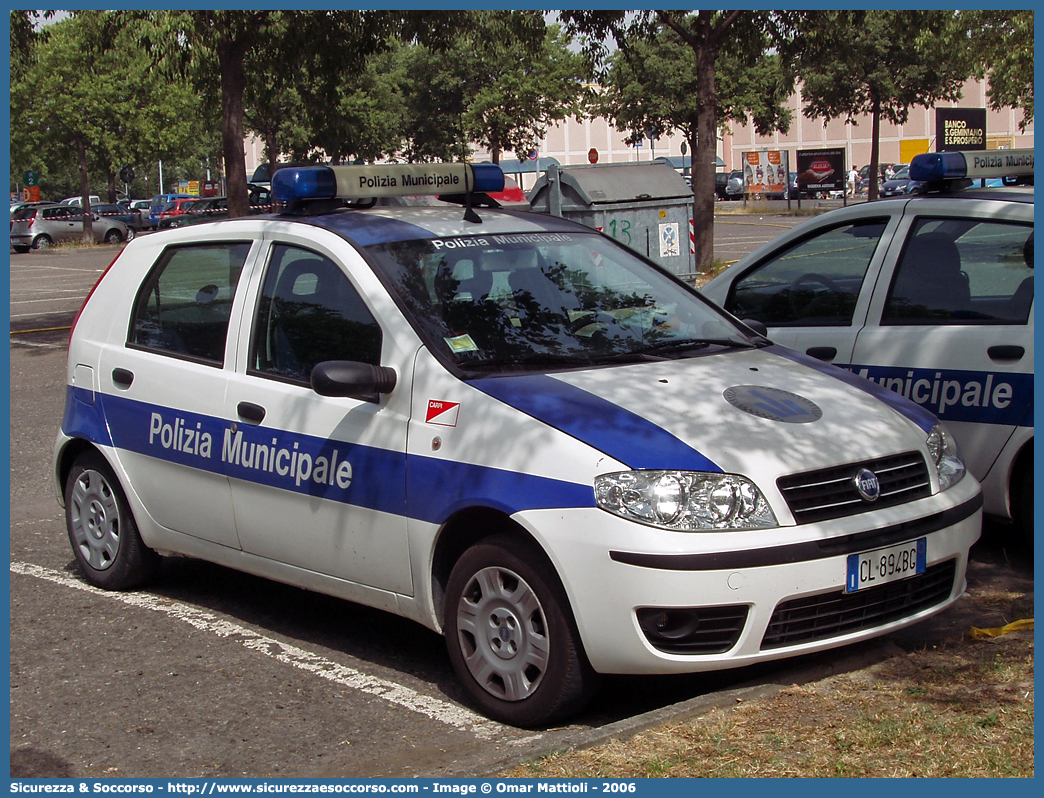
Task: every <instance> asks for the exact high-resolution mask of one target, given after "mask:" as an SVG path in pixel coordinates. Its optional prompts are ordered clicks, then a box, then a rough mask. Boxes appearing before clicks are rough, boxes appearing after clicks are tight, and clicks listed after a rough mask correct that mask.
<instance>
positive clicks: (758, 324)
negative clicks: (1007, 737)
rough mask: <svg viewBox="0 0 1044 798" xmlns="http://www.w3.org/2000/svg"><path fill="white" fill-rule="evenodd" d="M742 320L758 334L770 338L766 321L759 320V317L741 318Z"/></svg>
mask: <svg viewBox="0 0 1044 798" xmlns="http://www.w3.org/2000/svg"><path fill="white" fill-rule="evenodd" d="M740 321H741V322H743V323H744V324H746V325H747V326H748V327H750V329H752V330H753V331H754V332H756V333H757V334H758V335H760V336H762V337H764V338H768V327H767V326H766V325H765V322H763V321H758V320H757V319H740Z"/></svg>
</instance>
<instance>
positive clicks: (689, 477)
mask: <svg viewBox="0 0 1044 798" xmlns="http://www.w3.org/2000/svg"><path fill="white" fill-rule="evenodd" d="M594 492H595V501H596V502H598V506H599V507H601V508H602V509H603V510H606V511H607V512H610V513H613V514H614V515H619V516H621V517H623V518H627V519H629V520H631V521H639V522H641V523H643V524H650V525H652V526H658V527H662V528H663V529H675V530H679V531H683V532H691V531H696V530H710V529H757V528H763V527H771V526H777V523H776V516H775V515H773V513H772V508H770V507H769V505H768V502H767V501H765V497H764V496H762V495H761V491H759V490H758V489H757V487H756V486H755V485H754V483H753V482H751V481H750V480H749V479H746V478H744V477H740V476H736V475H734V474H705V473H702V472H696V471H622V472H619V473H616V474H603V475H601V476H598V477H595V481H594Z"/></svg>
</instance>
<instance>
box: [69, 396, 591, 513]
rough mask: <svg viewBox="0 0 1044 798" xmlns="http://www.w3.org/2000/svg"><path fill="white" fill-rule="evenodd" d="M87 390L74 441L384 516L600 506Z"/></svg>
mask: <svg viewBox="0 0 1044 798" xmlns="http://www.w3.org/2000/svg"><path fill="white" fill-rule="evenodd" d="M79 393H80V392H79V391H78V389H74V388H71V387H70V388H69V389H68V393H67V401H66V414H65V418H66V421H67V422H68V423H63V426H62V429H63V431H64V432H65V434H67V435H70V436H73V437H83V438H87V439H88V440H91V441H93V442H95V443H98V444H102V445H106V446H114V447H115V448H117V449H121V450H125V451H130V452H135V453H137V454H142V455H146V456H150V457H158V458H161V459H163V460H166V461H168V462H173V463H178V464H180V465H183V466H187V467H191V468H196V469H200V470H203V471H209V472H211V473H214V474H218V475H222V476H226V477H229V478H232V479H242V480H246V481H250V482H254V483H257V484H262V485H268V486H270V487H274V488H279V489H282V490H290V491H294V492H295V493H300V494H305V495H311V496H315V497H317V498H323V499H329V500H331V501H338V502H342V503H344V504H348V505H353V506H358V507H365V508H368V509H371V510H376V511H379V512H386V513H391V514H394V515H401V516H408V517H410V518H416V519H419V520H422V521H428V522H431V523H442V522H443V521H445V520H446V519H447V518H449V516H450V515H451V514H452V513H453V512H454V511H456V510H458V509H461V508H463V507H468V506H475V505H476V504H481V505H484V506H488V507H493V508H496V509H499V510H503V511H504V512H506V513H508V514H513V513H517V512H520V511H523V510H532V509H542V508H550V507H594V506H595V502H594V492H593V489H592V487H591V485H584V484H577V483H572V482H565V481H563V480H557V479H551V478H548V477H540V476H534V475H530V474H522V473H517V472H512V471H506V470H503V469H497V468H490V467H488V466H479V465H472V464H468V463H458V462H451V461H445V460H439V459H437V458H432V457H424V456H418V455H409V456H407V455H406V454H404V453H402V452H395V451H391V450H387V449H380V448H376V447H371V446H363V445H360V444H353V443H350V442H347V441H339V440H334V439H328V438H320V437H316V436H313V435H305V434H301V433H295V432H288V431H286V430H275V429H271V428H267V427H254V426H250V425H246V424H237V425H236V428H237V431H236V432H235V433H233V432H232V422H230V421H227V420H224V419H221V418H216V417H213V416H206V415H201V414H199V413H192V412H189V411H185V410H175V409H172V408H168V407H163V406H160V405H152V404H148V403H145V402H138V401H135V400H131V399H127V398H124V397H120V396H115V395H112V394H97V395H96V396H97V401H96V402H95V404H94V405H85V404H84V402H83V401H81V397H80V396H79V395H78V394H79ZM110 430H111V432H112V436H111V438H109V431H110ZM306 463H307V466H306V465H305V464H306ZM320 464H321V465H320ZM345 464H347V465H345Z"/></svg>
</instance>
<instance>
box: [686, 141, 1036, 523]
mask: <svg viewBox="0 0 1044 798" xmlns="http://www.w3.org/2000/svg"><path fill="white" fill-rule="evenodd" d="M1019 152H1020V151H1018V150H1012V151H1009V153H1016V154H1017V153H1019ZM1029 152H1030V153H1031V155H1030V156H1029V162H1030V163H1032V150H1030V151H1029ZM931 155H939V154H938V153H932V154H931ZM945 155H950V154H949V153H946V154H945ZM924 157H925V156H917V158H924ZM1008 157H1018V156H1017V155H1015V156H1012V155H1010V154H1009V155H1008ZM969 162H970V163H974V162H973V161H971V158H970V156H969ZM921 163H925V161H922V162H921ZM928 163H934V162H933V161H928ZM913 164H914V165H912V166H911V168H910V171H911V174H913V175H914V176H917V169H918V167H917V164H918V161H917V159H916V158H915V159H914V162H913ZM1028 169H1029V170H1030V171H1029V175H1030V177H1029V179H1032V166H1029V167H1028ZM1015 171H1021V172H1023V173H1024V174H1025V172H1026V167H1023V168H1021V170H1018V169H1017V170H1015ZM969 176H975V175H974V173H973V175H969ZM982 176H983V177H990V176H991V174H990V173H986V174H983V175H982ZM954 177H955V178H956V177H957V175H955V176H954ZM925 186H926V187H929V188H926V189H925V191H926V193H923V194H913V195H910V194H905V195H900V196H896V197H893V198H890V199H885V200H881V201H879V202H872V203H863V204H859V205H855V206H852V207H849V208H845V209H839V210H835V211H831V212H829V213H826V214H823V215H821V216H818V217H816V218H815V219H813V220H811V221H808V222H806V223H804V224H802V225H799V226H798V227H795V228H794V229H793V230H791V231H790V232H788V233H785V234H784V235H782V236H780V237H779V238H777V239H775V240H774V241H772V242H771V243H769V244H767V245H766V246H764V247H762V248H761V249H759V250H758V251H756V252H754V253H752V254H751V255H749V256H747V257H746V258H743V259H742V260H741V261H739V262H738V263H736V264H735V265H734V266H732V267H730V268H728V269H727V270H725V271H724V272H723V273H722V274H721V275H719V276H718V277H717V278H715V279H714V280H712V281H711V282H710V283H709V284H708V285H707V286H706V287H705V288H704V289H703V293H704V295H705V296H707V297H709V298H710V299H712V300H714V301H715V302H717V303H719V304H721V305H722V306H723V307H724V308H725V309H726V310H728V311H730V312H731V313H733V314H735V315H737V316H739V317H740V318H745V319H753V320H756V321H758V322H761V323H763V324H765V325H766V326H767V327H768V335H769V337H770V338H771V339H772V340H773V341H775V342H776V343H779V344H783V345H784V346H789V347H791V348H793V349H796V350H798V351H799V352H801V353H803V354H804V355H811V356H812V357H815V358H820V359H822V360H824V361H827V362H830V363H834V364H836V365H840V366H843V367H844V368H846V369H849V370H850V371H852V372H853V373H854V374H856V375H859V376H861V377H866V378H868V379H870V380H873V381H874V382H876V383H878V384H879V385H881V386H884V387H886V388H891V389H892V390H894V391H896V392H897V393H901V394H902V395H903V396H904V397H907V398H909V399H912V400H913V401H915V402H917V403H918V404H921V405H922V406H924V407H926V408H927V409H929V410H931V411H932V412H933V413H935V414H936V415H937V416H938V417H939V418H940V419H941V420H942V421H944V422H946V424H947V425H948V426H949V427H950V428H951V429H952V430H953V433H954V436H955V437H956V438H957V441H958V443H959V445H960V447H961V452H962V454H963V455H964V457H965V458H966V459H967V462H968V466H969V468H970V469H971V472H972V473H973V474H974V475H975V476H976V478H977V479H979V480H980V481H981V482H982V485H983V493H984V497H985V510H986V512H987V513H989V514H991V515H993V516H997V517H999V518H1002V519H1007V520H1012V521H1015V522H1016V523H1017V524H1019V526H1020V527H1021V529H1022V531H1023V532H1024V533H1025V535H1026V536H1027V537H1028V538H1030V539H1032V527H1033V342H1034V338H1033V188H1032V187H1029V188H1027V187H1015V188H1010V187H1002V188H988V189H982V188H968V189H964V190H956V191H954V190H945V189H946V188H947V187H946V185H945V183H943V182H938V183H936V182H932V183H927V182H926V183H925ZM929 189H938V190H929Z"/></svg>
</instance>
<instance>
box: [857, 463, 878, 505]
mask: <svg viewBox="0 0 1044 798" xmlns="http://www.w3.org/2000/svg"><path fill="white" fill-rule="evenodd" d="M852 481H853V482H855V489H856V491H857V492H858V493H859V495H860V496H862V497H863V501H866V502H875V501H877V500H878V499H879V498H880V497H881V482H880V480H878V478H877V474H875V473H874V472H873V471H871V470H870V469H869V468H860V469H859V471H857V472H856V475H855V477H854V478H853V480H852Z"/></svg>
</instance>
